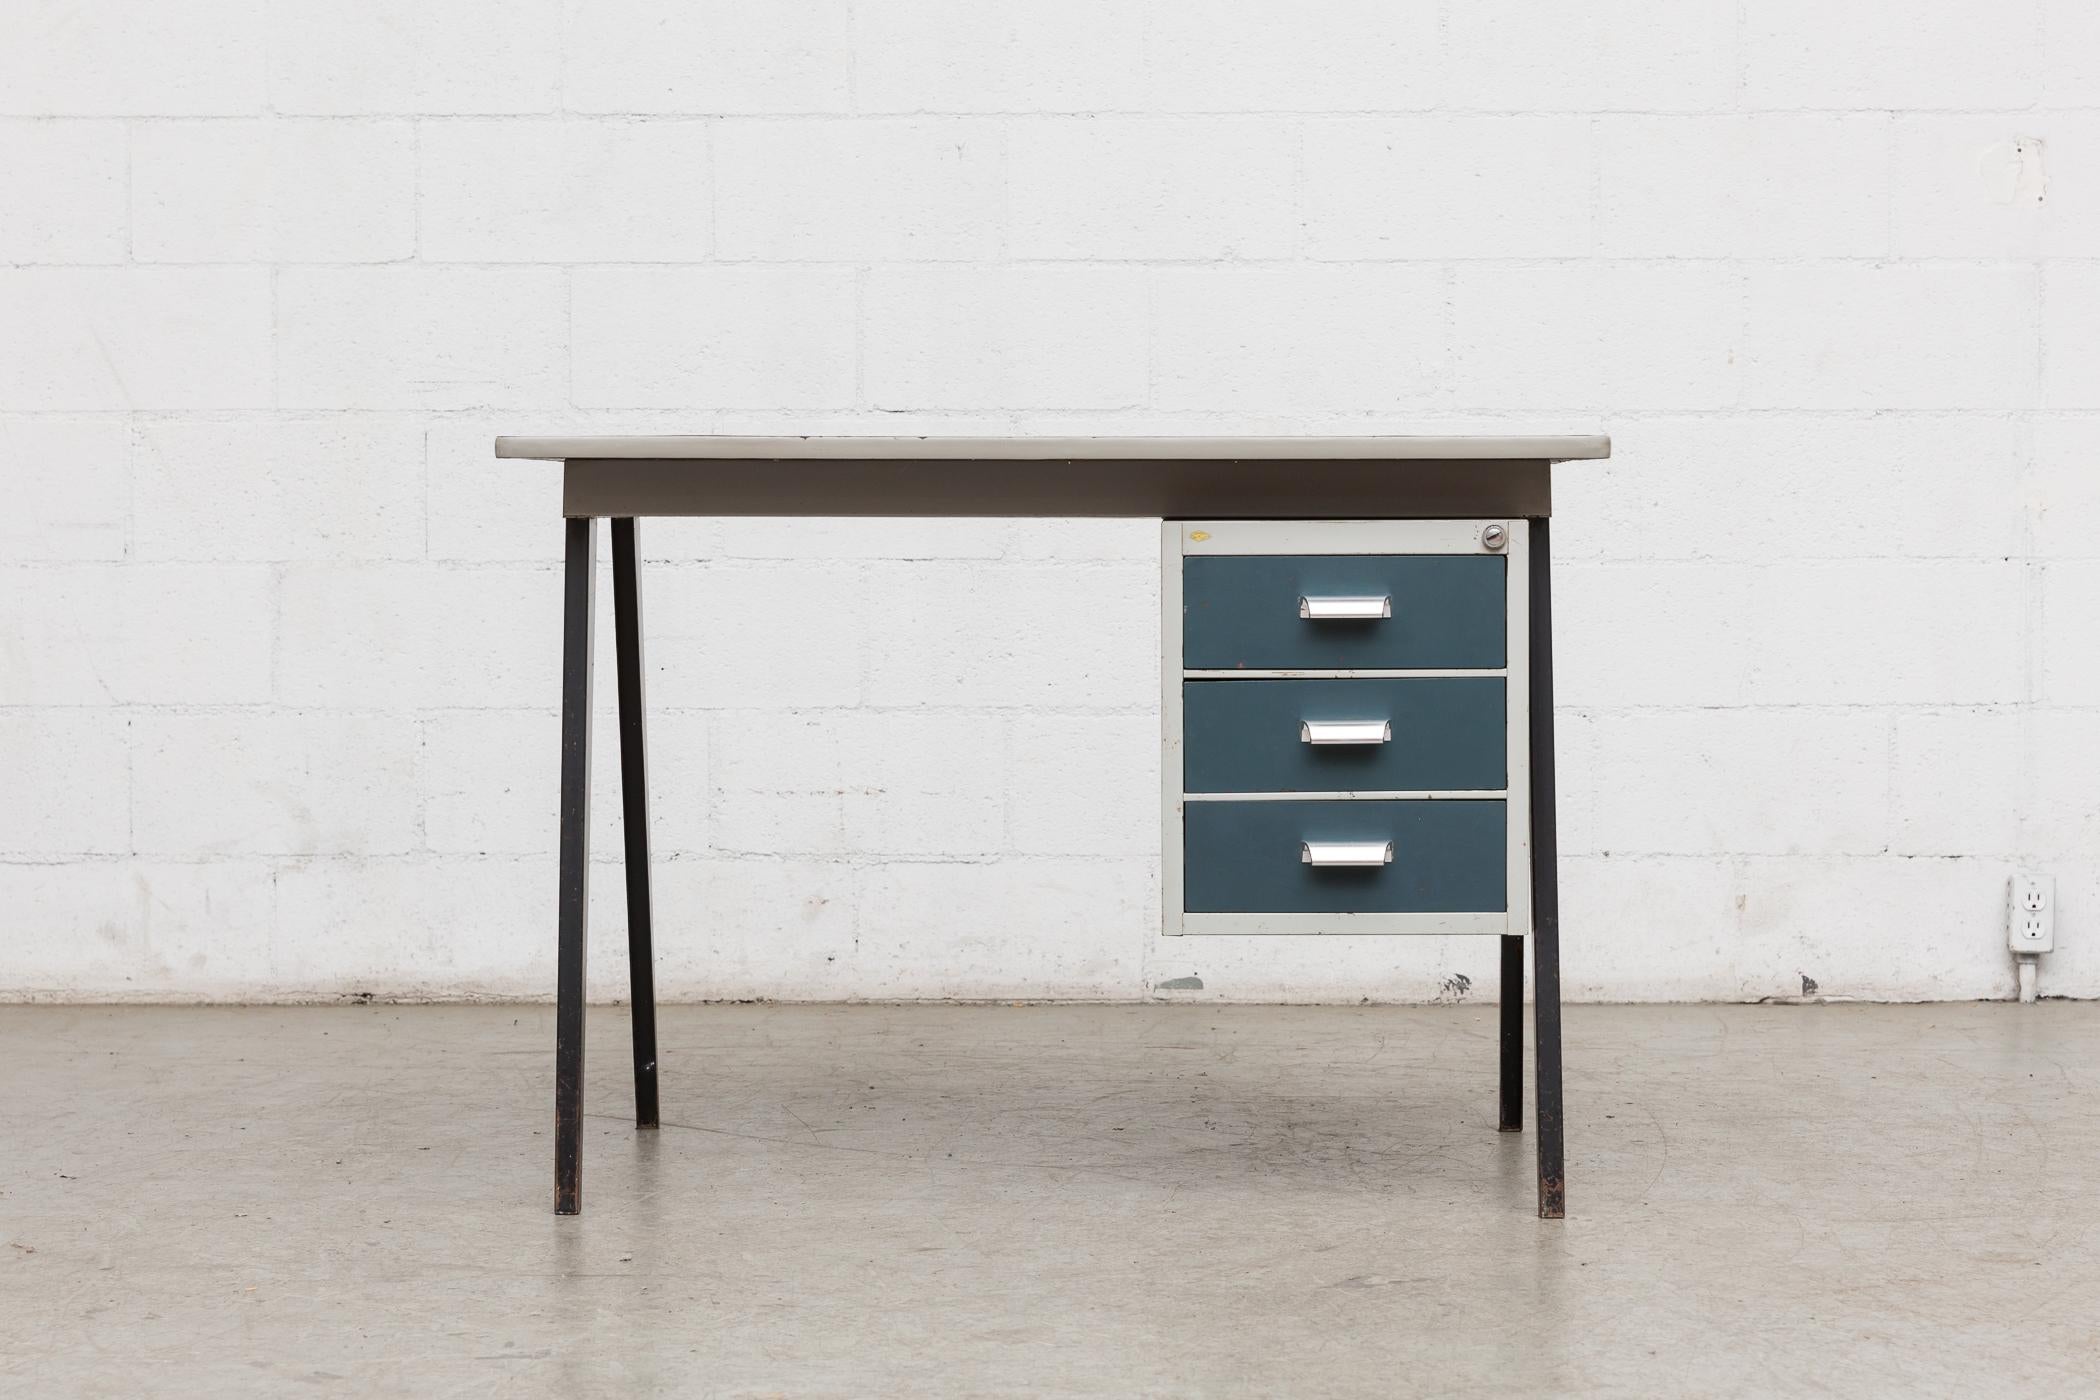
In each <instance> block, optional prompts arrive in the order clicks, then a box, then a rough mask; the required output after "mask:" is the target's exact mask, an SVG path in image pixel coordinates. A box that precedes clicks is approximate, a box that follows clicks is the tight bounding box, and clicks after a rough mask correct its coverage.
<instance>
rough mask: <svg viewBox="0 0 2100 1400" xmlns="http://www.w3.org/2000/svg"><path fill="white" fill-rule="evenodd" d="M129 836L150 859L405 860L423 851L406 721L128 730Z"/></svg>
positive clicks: (256, 721) (275, 716) (387, 718)
mask: <svg viewBox="0 0 2100 1400" xmlns="http://www.w3.org/2000/svg"><path fill="white" fill-rule="evenodd" d="M131 733H132V790H131V827H132V841H133V843H134V845H135V847H136V848H137V849H138V850H139V851H140V852H141V853H143V854H146V855H163V856H170V857H190V858H197V857H203V858H211V857H217V856H224V855H356V856H371V855H398V854H403V853H406V852H408V851H411V850H414V849H415V848H416V846H417V845H418V844H419V839H420V832H419V830H418V803H417V794H416V746H417V737H418V736H417V730H416V723H415V721H414V720H413V719H412V718H410V717H408V716H405V715H342V714H291V713H285V712H281V711H279V712H256V711H243V712H238V713H232V714H171V713H160V712H153V711H148V712H144V713H141V714H139V715H137V716H135V717H133V719H132V720H131Z"/></svg>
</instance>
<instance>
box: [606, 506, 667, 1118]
mask: <svg viewBox="0 0 2100 1400" xmlns="http://www.w3.org/2000/svg"><path fill="white" fill-rule="evenodd" d="M612 562H613V652H614V658H615V663H616V664H615V666H614V670H616V671H617V672H618V673H619V687H620V819H621V829H622V831H623V832H624V833H625V835H626V838H627V968H628V974H627V975H628V979H629V985H630V986H631V987H632V989H633V992H634V996H633V1001H634V1125H635V1126H636V1127H637V1128H653V1127H655V1126H656V1125H657V1117H656V966H655V956H654V952H653V950H652V947H651V918H650V909H649V777H648V763H647V761H646V756H647V744H646V743H645V742H644V739H645V728H646V723H647V707H646V706H645V704H644V702H643V692H642V584H641V578H640V575H639V573H638V572H637V570H636V565H635V534H634V520H633V518H632V517H622V516H615V517H614V518H613V522H612Z"/></svg>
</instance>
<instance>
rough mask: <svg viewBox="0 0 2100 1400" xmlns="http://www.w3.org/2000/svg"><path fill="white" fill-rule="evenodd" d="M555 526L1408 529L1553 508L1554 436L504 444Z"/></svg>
mask: <svg viewBox="0 0 2100 1400" xmlns="http://www.w3.org/2000/svg"><path fill="white" fill-rule="evenodd" d="M496 455H497V456H498V457H520V458H537V459H553V460H559V461H562V462H563V463H564V464H565V466H564V469H563V484H562V513H563V514H564V515H568V516H597V515H619V516H628V515H789V516H794V515H861V516H878V515H880V516H899V515H904V516H929V515H930V516H943V515H945V516H1130V517H1159V518H1164V519H1256V520H1306V519H1330V518H1339V519H1403V518H1413V517H1436V516H1444V517H1462V516H1481V515H1508V516H1523V515H1531V516H1542V515H1546V514H1549V513H1550V511H1551V472H1550V466H1551V464H1552V463H1554V462H1565V461H1575V460H1583V459H1594V458H1599V457H1608V456H1610V455H1611V440H1610V439H1609V438H1606V437H1604V436H1602V435H1597V434H1593V435H1577V436H1565V437H1506V436H1505V437H1496V436H1478V437H1427V436H1412V437H1231V438H1229V437H1214V438H1178V437H1141V438H1109V437H1085V438H1055V437H1006V438H984V437H696V436H657V437H499V438H497V439H496Z"/></svg>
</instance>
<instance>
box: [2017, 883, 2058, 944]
mask: <svg viewBox="0 0 2100 1400" xmlns="http://www.w3.org/2000/svg"><path fill="white" fill-rule="evenodd" d="M2005 895H2006V897H2005V943H2006V946H2007V947H2009V948H2011V949H2012V950H2013V951H2014V952H2015V953H2047V952H2049V951H2051V950H2052V949H2054V948H2055V947H2056V881H2055V880H2053V879H2051V878H2050V877H2049V876H2047V875H2029V874H2026V873H2024V872H2023V873H2021V874H2018V875H2015V876H2013V877H2012V879H2011V881H2010V882H2008V884H2007V886H2006V892H2005Z"/></svg>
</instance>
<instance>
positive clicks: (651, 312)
mask: <svg viewBox="0 0 2100 1400" xmlns="http://www.w3.org/2000/svg"><path fill="white" fill-rule="evenodd" d="M571 298H572V300H571V309H570V324H571V327H572V332H571V333H572V334H573V336H574V338H575V346H574V353H573V360H574V363H573V367H572V369H571V384H572V392H573V395H574V398H575V401H576V403H577V404H579V405H581V406H584V407H600V408H623V407H624V408H658V407H660V408H691V407H693V406H696V405H704V406H706V407H708V408H728V407H745V408H749V407H765V408H836V407H842V406H844V405H846V404H849V403H851V402H853V399H854V365H855V348H854V339H855V329H854V320H855V289H854V273H853V270H852V269H851V268H847V267H757V266H743V267H735V266H731V267H723V266H716V267H677V268H670V267H666V268H635V267H607V268H580V269H578V270H577V271H576V272H575V273H574V274H573V278H572V286H571Z"/></svg>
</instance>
